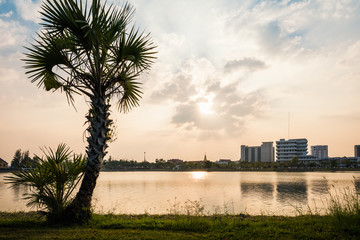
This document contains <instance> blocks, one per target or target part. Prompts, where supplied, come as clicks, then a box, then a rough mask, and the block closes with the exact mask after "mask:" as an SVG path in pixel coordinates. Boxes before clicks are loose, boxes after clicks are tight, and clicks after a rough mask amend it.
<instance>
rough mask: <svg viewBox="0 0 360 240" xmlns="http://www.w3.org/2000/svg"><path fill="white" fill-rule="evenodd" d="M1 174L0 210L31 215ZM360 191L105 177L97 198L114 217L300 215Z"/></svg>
mask: <svg viewBox="0 0 360 240" xmlns="http://www.w3.org/2000/svg"><path fill="white" fill-rule="evenodd" d="M9 174H10V173H0V203H1V204H0V211H15V210H17V211H18V210H29V208H27V207H26V201H24V200H22V199H21V196H22V194H23V193H25V192H27V191H28V190H27V189H26V188H24V187H18V188H15V189H9V188H8V185H5V181H4V176H5V175H9ZM354 179H355V187H357V188H358V189H357V190H360V173H359V172H338V173H326V172H325V173H324V172H321V173H314V172H308V173H281V172H279V173H278V172H209V173H208V172H102V173H101V174H100V177H99V179H98V183H97V186H96V189H95V193H94V201H93V203H94V205H95V210H96V211H98V212H108V211H111V212H115V213H133V214H141V213H145V212H147V213H150V214H157V213H169V212H170V211H182V212H184V211H186V209H190V207H191V206H194V204H195V203H196V202H199V203H200V204H202V205H204V206H205V213H210V214H211V213H216V212H217V213H224V212H228V213H242V212H246V213H249V214H253V215H255V214H275V215H295V214H296V209H299V208H303V209H304V210H306V209H307V208H308V206H309V207H310V208H312V209H313V210H314V209H317V210H318V211H320V212H321V211H322V212H323V211H324V207H325V206H326V202H327V200H326V199H327V197H328V189H329V188H330V189H331V191H333V192H335V191H337V192H341V191H343V189H344V188H347V187H349V188H351V189H354Z"/></svg>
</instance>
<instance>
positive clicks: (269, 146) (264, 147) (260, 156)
mask: <svg viewBox="0 0 360 240" xmlns="http://www.w3.org/2000/svg"><path fill="white" fill-rule="evenodd" d="M240 154H241V159H240V161H241V162H274V147H273V142H263V143H262V144H261V146H250V147H249V146H245V145H241V153H240Z"/></svg>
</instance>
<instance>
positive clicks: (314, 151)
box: [311, 145, 329, 159]
mask: <svg viewBox="0 0 360 240" xmlns="http://www.w3.org/2000/svg"><path fill="white" fill-rule="evenodd" d="M311 155H313V156H314V157H316V158H317V159H325V158H328V157H329V154H328V145H315V146H311Z"/></svg>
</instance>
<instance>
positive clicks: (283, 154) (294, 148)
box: [276, 138, 308, 161]
mask: <svg viewBox="0 0 360 240" xmlns="http://www.w3.org/2000/svg"><path fill="white" fill-rule="evenodd" d="M307 153H308V151H307V139H306V138H299V139H289V140H285V139H280V141H276V161H290V160H291V159H292V158H293V157H297V158H298V159H299V160H303V159H304V158H306V160H307V158H308V156H307ZM304 160H305V159H304Z"/></svg>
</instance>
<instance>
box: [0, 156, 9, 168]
mask: <svg viewBox="0 0 360 240" xmlns="http://www.w3.org/2000/svg"><path fill="white" fill-rule="evenodd" d="M0 168H8V163H7V162H6V161H5V160H3V159H2V158H0Z"/></svg>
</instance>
